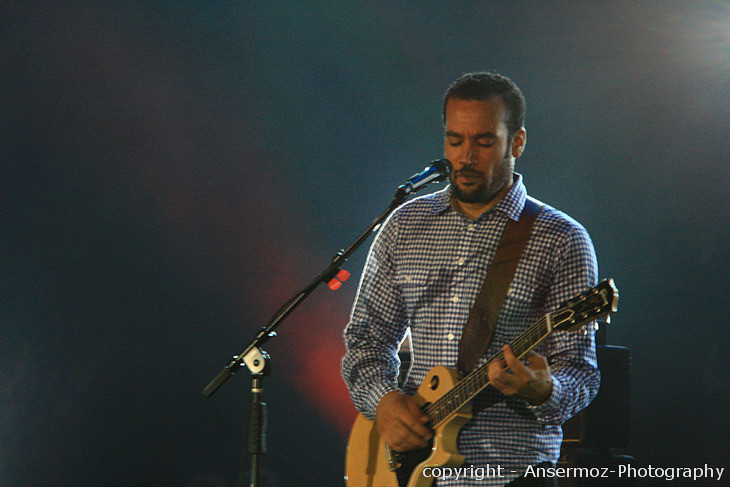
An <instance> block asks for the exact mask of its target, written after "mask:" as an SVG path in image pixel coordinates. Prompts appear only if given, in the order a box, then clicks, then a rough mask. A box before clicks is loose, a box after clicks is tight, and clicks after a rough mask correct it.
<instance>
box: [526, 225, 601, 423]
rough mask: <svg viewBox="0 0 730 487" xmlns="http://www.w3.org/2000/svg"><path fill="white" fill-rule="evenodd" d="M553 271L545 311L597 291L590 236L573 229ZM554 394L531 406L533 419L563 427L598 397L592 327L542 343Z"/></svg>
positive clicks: (598, 378) (597, 375)
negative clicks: (595, 288)
mask: <svg viewBox="0 0 730 487" xmlns="http://www.w3.org/2000/svg"><path fill="white" fill-rule="evenodd" d="M557 252H558V258H557V260H556V262H557V264H556V272H555V278H554V280H553V283H552V285H551V287H550V290H549V292H548V295H547V297H546V302H545V307H546V312H548V311H554V310H556V309H558V307H559V306H560V305H561V304H562V303H564V302H565V301H566V300H568V299H570V298H572V297H574V296H575V295H576V294H579V293H581V292H583V291H586V290H587V289H590V288H591V287H593V286H595V284H596V281H597V275H598V265H597V263H596V256H595V250H594V248H593V243H592V242H591V239H590V237H589V236H588V233H587V232H586V231H585V229H584V228H583V227H581V226H580V225H578V224H576V226H575V227H573V228H572V229H571V231H570V232H569V234H568V237H567V238H566V239H565V242H564V244H563V245H562V246H561V247H560V248H559V249H558V250H557ZM544 350H545V351H546V352H547V359H548V364H549V366H550V372H551V374H552V381H553V392H552V395H551V396H550V398H549V399H548V400H547V401H546V402H545V403H543V404H540V405H538V406H533V407H531V409H532V410H533V412H534V413H535V415H536V417H537V420H538V421H539V422H541V423H544V424H550V425H561V424H562V423H563V422H565V421H566V420H567V419H569V418H570V417H572V416H574V415H575V414H576V413H578V411H580V410H581V409H583V408H584V407H586V406H587V405H588V404H590V402H591V401H592V400H593V398H594V397H595V396H596V394H597V393H598V387H599V384H600V372H599V371H598V365H597V361H596V344H595V333H594V330H593V327H591V326H586V327H584V329H583V330H578V331H573V332H569V331H555V332H553V333H552V334H551V335H550V336H549V337H548V338H546V340H545V347H544Z"/></svg>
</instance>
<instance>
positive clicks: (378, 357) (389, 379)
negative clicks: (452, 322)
mask: <svg viewBox="0 0 730 487" xmlns="http://www.w3.org/2000/svg"><path fill="white" fill-rule="evenodd" d="M397 235H398V222H397V213H395V214H394V215H392V216H391V218H390V219H389V220H388V221H387V222H386V223H385V224H384V226H383V229H382V230H381V232H380V233H379V234H378V236H377V238H376V239H375V242H374V243H373V245H372V247H371V249H370V252H369V254H368V257H367V261H366V263H365V268H364V270H363V274H362V278H361V280H360V286H359V288H358V292H357V296H356V298H355V304H354V306H353V310H352V314H351V317H350V322H349V323H348V325H347V327H346V328H345V332H344V338H345V346H346V347H347V353H346V355H345V357H344V358H343V360H342V377H343V378H344V380H345V384H346V385H347V388H348V389H349V391H350V396H351V397H352V400H353V403H354V404H355V408H356V409H357V410H358V411H360V412H361V413H363V414H364V415H365V416H366V417H368V418H370V419H374V417H375V408H376V407H377V405H378V402H379V401H380V399H381V398H382V397H383V396H384V395H385V394H386V393H388V392H390V391H394V390H397V388H398V385H397V379H398V370H399V366H400V360H399V359H398V347H399V345H400V343H401V341H402V340H403V338H404V336H405V333H406V330H407V327H408V320H407V318H406V314H405V311H404V307H403V301H402V299H401V295H400V292H399V290H398V288H397V286H396V285H395V279H394V275H393V259H394V257H393V248H394V247H393V244H394V241H395V239H396V237H397Z"/></svg>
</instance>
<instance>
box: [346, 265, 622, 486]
mask: <svg viewBox="0 0 730 487" xmlns="http://www.w3.org/2000/svg"><path fill="white" fill-rule="evenodd" d="M617 305H618V290H617V289H616V286H615V285H614V283H613V280H612V279H607V280H604V281H602V282H601V283H599V284H598V285H597V286H596V287H594V288H592V289H589V290H588V291H585V292H583V293H581V294H578V295H577V296H575V297H573V298H571V299H569V300H568V301H566V302H565V303H563V304H561V305H560V307H559V308H558V309H557V310H556V311H553V312H552V313H548V314H546V315H545V316H544V317H543V318H541V319H540V320H539V321H538V322H537V323H535V324H533V325H532V326H531V327H530V328H528V329H527V330H526V331H525V332H524V333H522V334H521V335H520V336H518V337H517V338H515V339H514V340H513V341H512V342H511V343H510V344H509V345H510V348H511V349H512V351H513V352H514V353H515V356H517V357H518V358H521V357H523V356H524V355H525V354H526V353H527V352H529V351H530V350H532V348H534V347H535V345H537V344H538V343H540V342H541V341H542V340H543V339H545V338H546V337H547V336H548V335H550V334H551V333H552V332H553V331H555V330H565V331H577V330H578V329H579V328H581V327H583V326H584V325H586V324H588V323H590V322H592V321H594V320H596V319H599V318H607V317H608V316H609V315H610V314H611V313H613V312H615V311H616V310H617ZM501 359H503V355H502V352H499V353H498V354H496V355H495V356H493V357H492V358H490V359H489V360H488V361H487V362H486V363H485V364H483V365H481V366H480V367H478V368H476V369H475V370H473V371H472V372H471V373H470V374H468V375H467V376H466V377H464V378H463V379H461V380H459V378H458V373H457V371H456V370H454V369H450V368H447V367H442V366H436V367H434V368H433V369H431V371H430V372H429V373H428V374H427V375H426V377H425V378H424V380H423V382H422V383H421V385H420V387H419V388H418V391H417V392H416V395H415V397H416V400H417V401H418V402H419V403H420V404H421V409H422V410H423V412H424V413H425V414H426V415H427V416H428V417H429V418H431V427H432V429H433V433H434V435H433V438H432V439H431V440H430V442H429V443H430V445H429V447H427V448H423V449H419V450H411V451H407V452H397V451H394V450H391V449H390V448H389V447H388V446H387V445H386V444H385V442H383V441H382V440H381V439H380V435H379V433H378V431H377V429H376V427H375V422H374V421H371V420H369V419H367V418H366V417H365V416H363V415H362V414H360V415H358V416H357V418H356V419H355V424H354V425H353V427H352V431H351V433H350V439H349V441H348V443H347V455H346V458H345V480H346V481H347V486H348V487H430V486H431V484H432V483H433V478H432V477H426V476H424V475H423V471H424V469H426V468H429V467H431V468H433V467H458V466H459V465H461V464H462V463H464V456H463V455H460V454H459V452H458V450H457V447H456V437H457V435H458V433H459V430H460V429H461V427H462V426H463V425H464V424H465V423H466V422H467V421H469V419H471V400H472V399H473V398H474V396H476V395H477V394H478V393H479V392H481V391H482V390H483V389H484V388H486V387H487V386H488V385H489V378H488V376H487V369H488V367H489V364H490V363H491V362H493V361H495V360H501Z"/></svg>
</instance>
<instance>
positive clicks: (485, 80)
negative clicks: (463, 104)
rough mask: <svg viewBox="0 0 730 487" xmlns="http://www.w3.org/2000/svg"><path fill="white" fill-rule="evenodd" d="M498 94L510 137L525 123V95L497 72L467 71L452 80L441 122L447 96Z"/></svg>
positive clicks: (465, 97)
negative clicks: (504, 112)
mask: <svg viewBox="0 0 730 487" xmlns="http://www.w3.org/2000/svg"><path fill="white" fill-rule="evenodd" d="M494 96H499V97H500V98H502V101H503V102H504V105H505V108H506V110H507V113H506V114H505V121H504V123H505V125H506V126H507V132H508V133H509V136H510V137H512V135H514V133H515V132H516V131H518V130H519V129H520V128H521V127H523V126H524V125H525V97H524V96H523V95H522V92H521V91H520V89H519V88H518V87H517V85H516V84H515V83H514V82H513V81H512V80H511V79H509V78H507V77H505V76H502V75H501V74H497V73H486V72H479V73H467V74H464V75H462V76H461V77H459V78H458V79H457V80H456V81H454V82H453V83H452V84H451V86H449V89H448V90H447V91H446V94H445V95H444V107H443V114H442V117H443V122H444V124H445V123H446V103H447V102H448V101H449V98H458V99H460V100H480V101H482V100H488V99H489V98H492V97H494Z"/></svg>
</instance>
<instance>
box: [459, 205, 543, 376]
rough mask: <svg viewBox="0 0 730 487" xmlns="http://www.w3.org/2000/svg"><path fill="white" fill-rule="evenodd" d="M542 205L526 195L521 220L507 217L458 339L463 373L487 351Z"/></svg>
mask: <svg viewBox="0 0 730 487" xmlns="http://www.w3.org/2000/svg"><path fill="white" fill-rule="evenodd" d="M544 206H545V205H544V204H543V203H541V202H540V201H538V200H536V199H534V198H531V197H530V196H528V197H527V200H525V207H524V208H523V209H522V214H521V215H520V220H519V221H515V220H512V219H511V218H509V219H508V220H507V224H506V225H505V228H504V233H502V240H501V241H500V242H499V246H498V247H497V251H496V252H495V254H494V259H493V260H492V265H490V266H489V269H488V270H487V277H486V278H485V279H484V284H483V285H482V289H481V291H479V295H478V296H477V298H476V300H475V301H474V306H473V307H472V309H471V311H470V312H469V319H468V320H467V322H466V326H465V327H464V333H463V334H462V336H461V342H459V360H458V361H457V363H456V367H457V369H458V371H459V373H460V374H461V376H462V377H464V376H466V375H467V374H468V373H469V372H471V371H472V369H474V366H475V365H476V364H477V362H478V361H479V359H480V358H481V357H482V355H484V353H485V352H486V351H487V346H488V345H489V342H490V340H491V339H492V333H494V328H495V326H496V324H497V318H498V317H499V310H500V309H501V308H502V303H503V302H504V298H505V296H507V290H508V289H509V285H510V283H511V282H512V277H513V276H514V274H515V269H517V264H518V263H519V261H520V256H521V255H522V251H523V249H524V248H525V244H526V243H527V239H528V237H529V236H530V230H532V225H533V224H534V223H535V220H536V219H537V215H538V214H539V213H540V211H541V210H542V208H543V207H544Z"/></svg>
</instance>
